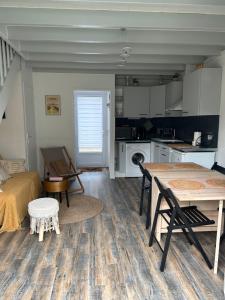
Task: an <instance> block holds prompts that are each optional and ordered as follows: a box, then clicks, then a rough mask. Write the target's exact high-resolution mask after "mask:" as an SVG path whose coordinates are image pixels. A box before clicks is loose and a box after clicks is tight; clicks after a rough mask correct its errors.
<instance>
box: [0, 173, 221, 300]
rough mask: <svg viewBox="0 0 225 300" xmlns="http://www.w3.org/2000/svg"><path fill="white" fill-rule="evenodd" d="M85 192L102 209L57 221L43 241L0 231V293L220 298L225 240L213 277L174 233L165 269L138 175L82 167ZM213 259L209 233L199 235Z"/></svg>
mask: <svg viewBox="0 0 225 300" xmlns="http://www.w3.org/2000/svg"><path fill="white" fill-rule="evenodd" d="M82 180H83V182H84V184H85V189H86V193H87V194H90V195H93V196H95V197H98V198H100V199H102V200H103V202H104V211H103V212H102V213H101V215H99V216H97V217H95V218H93V219H90V220H87V221H84V222H82V223H79V224H70V225H64V226H61V235H60V236H56V235H55V234H54V233H51V234H46V235H45V239H44V242H42V243H39V242H38V238H37V236H30V235H29V230H28V229H23V230H21V231H17V232H15V233H4V234H1V235H0V257H1V261H0V299H7V300H8V299H81V300H84V299H93V300H95V299H104V300H110V299H116V300H120V299H135V300H136V299H141V300H145V299H191V300H192V299H224V297H223V271H224V269H225V263H224V262H225V245H223V246H222V247H221V253H220V261H219V266H220V267H219V273H218V275H217V276H215V275H214V274H213V271H212V270H209V269H208V268H207V266H206V265H205V263H204V262H203V261H202V258H201V257H200V255H199V253H198V251H197V250H196V249H195V248H194V246H189V245H188V244H187V243H186V240H185V239H184V238H183V236H182V234H176V235H174V236H173V239H172V242H171V248H170V251H169V255H168V260H167V265H166V269H165V272H164V273H161V272H160V271H159V262H160V258H161V252H160V250H159V248H158V246H157V245H156V244H154V246H153V247H151V248H149V247H148V238H149V233H148V232H147V231H146V230H145V227H144V222H145V217H142V218H140V217H139V215H138V197H139V190H140V181H139V180H137V179H135V178H133V179H132V178H131V179H125V178H121V179H116V180H109V179H108V175H107V173H106V172H96V173H94V172H92V173H84V174H83V175H82ZM199 236H200V240H201V241H202V244H203V246H204V247H205V249H206V251H207V254H208V255H209V258H210V260H211V261H213V256H214V245H215V234H213V233H211V234H208V233H207V234H206V233H201V234H199Z"/></svg>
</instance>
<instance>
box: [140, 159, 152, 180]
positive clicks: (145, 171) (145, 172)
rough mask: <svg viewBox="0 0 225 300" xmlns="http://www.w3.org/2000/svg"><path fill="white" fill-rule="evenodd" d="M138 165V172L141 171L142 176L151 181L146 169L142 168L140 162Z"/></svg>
mask: <svg viewBox="0 0 225 300" xmlns="http://www.w3.org/2000/svg"><path fill="white" fill-rule="evenodd" d="M138 165H139V168H140V170H141V173H142V175H143V176H145V177H146V178H147V179H148V180H149V181H151V180H152V177H151V175H150V174H149V172H148V170H146V169H145V168H144V166H143V165H142V163H141V162H138Z"/></svg>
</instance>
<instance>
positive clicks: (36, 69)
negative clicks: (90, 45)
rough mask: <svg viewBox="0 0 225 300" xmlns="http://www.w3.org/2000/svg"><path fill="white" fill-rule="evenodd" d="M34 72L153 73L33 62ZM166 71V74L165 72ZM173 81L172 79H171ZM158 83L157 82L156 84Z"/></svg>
mask: <svg viewBox="0 0 225 300" xmlns="http://www.w3.org/2000/svg"><path fill="white" fill-rule="evenodd" d="M31 67H32V70H33V72H48V73H56V72H58V73H87V74H116V75H118V74H121V75H130V74H131V73H132V72H134V73H135V74H136V76H137V75H150V76H151V74H152V71H151V70H118V69H106V70H102V69H96V70H94V69H79V68H75V67H71V68H69V67H54V66H52V67H51V66H46V65H43V66H42V65H39V64H36V65H35V64H33V65H31ZM164 73H165V74H164ZM157 74H158V75H161V76H164V75H165V76H167V75H171V76H172V75H174V72H169V73H168V72H167V71H165V72H164V71H161V72H159V71H157ZM170 81H171V80H170ZM156 85H157V84H156Z"/></svg>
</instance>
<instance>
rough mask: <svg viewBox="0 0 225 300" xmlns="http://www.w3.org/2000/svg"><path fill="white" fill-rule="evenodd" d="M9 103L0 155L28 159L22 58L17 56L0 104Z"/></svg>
mask: <svg viewBox="0 0 225 300" xmlns="http://www.w3.org/2000/svg"><path fill="white" fill-rule="evenodd" d="M3 102H4V103H8V104H7V107H6V119H3V120H2V122H1V124H0V141H1V143H0V154H1V155H2V156H3V157H4V158H24V159H25V158H26V147H25V128H24V106H23V89H22V78H21V65H20V58H19V57H18V56H16V57H15V58H14V61H13V64H12V66H11V68H10V71H9V73H8V75H7V79H6V81H5V84H4V87H3V88H2V90H0V103H3Z"/></svg>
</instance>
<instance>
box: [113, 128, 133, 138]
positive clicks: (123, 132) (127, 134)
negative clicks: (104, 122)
mask: <svg viewBox="0 0 225 300" xmlns="http://www.w3.org/2000/svg"><path fill="white" fill-rule="evenodd" d="M115 138H116V140H131V139H132V138H133V137H132V127H125V126H124V127H122V126H121V127H116V132H115Z"/></svg>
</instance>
